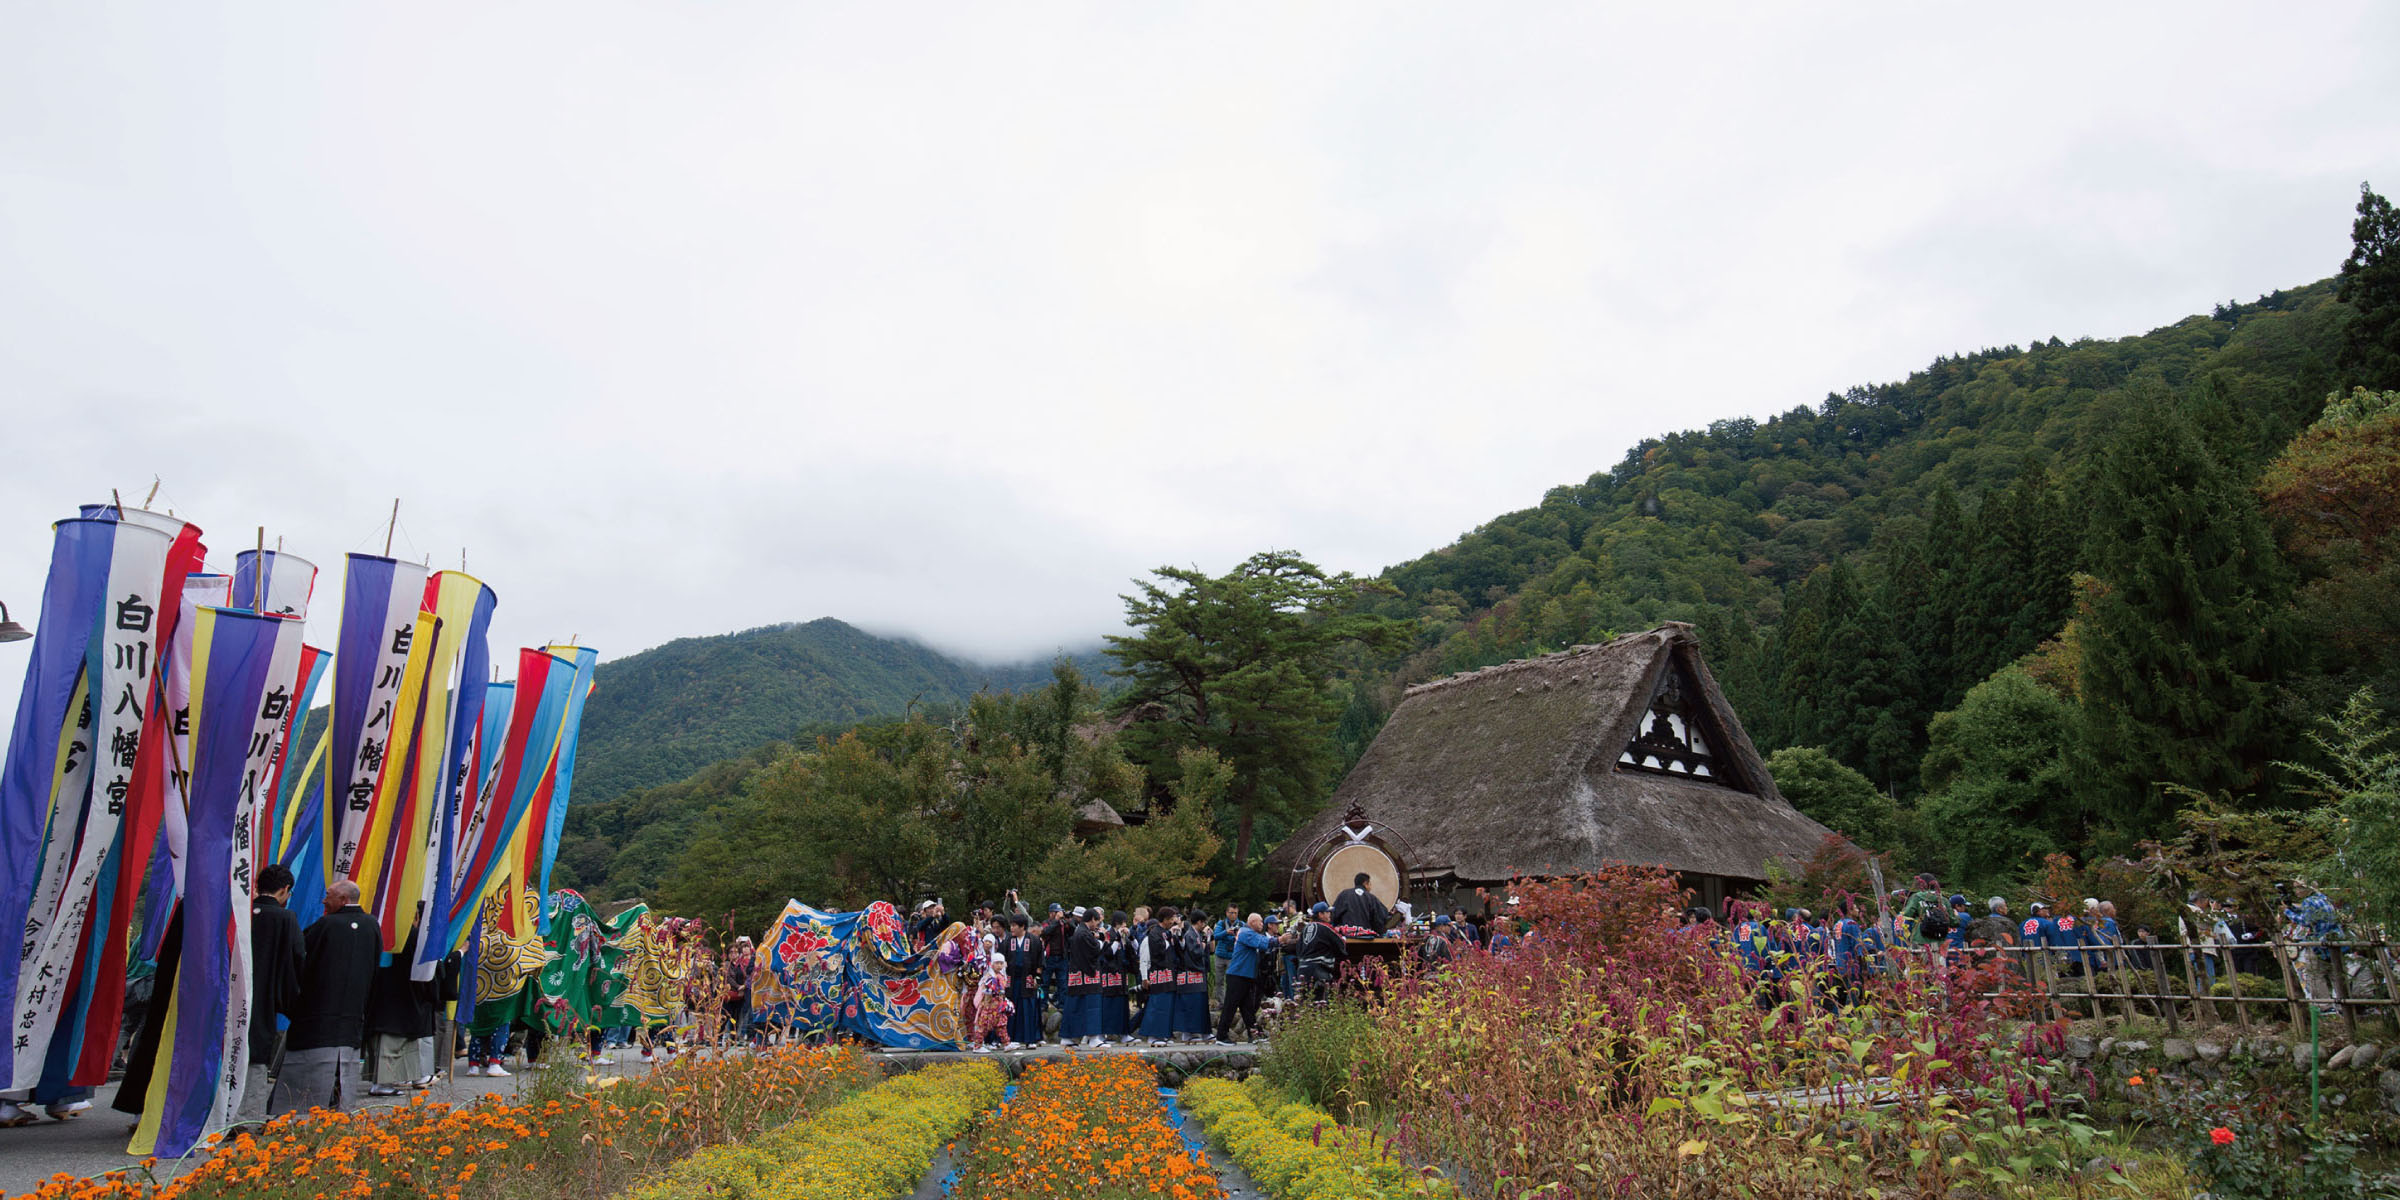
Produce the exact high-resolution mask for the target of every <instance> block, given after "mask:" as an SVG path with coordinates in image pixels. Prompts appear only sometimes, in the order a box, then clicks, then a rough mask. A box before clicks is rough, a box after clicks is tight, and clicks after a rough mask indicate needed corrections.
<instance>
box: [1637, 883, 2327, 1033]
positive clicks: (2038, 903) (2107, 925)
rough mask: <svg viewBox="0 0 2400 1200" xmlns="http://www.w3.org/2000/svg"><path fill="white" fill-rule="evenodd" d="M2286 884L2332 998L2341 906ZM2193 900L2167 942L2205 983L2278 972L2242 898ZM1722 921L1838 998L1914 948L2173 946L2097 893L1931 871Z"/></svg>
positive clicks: (2099, 957) (1946, 957) (1757, 955)
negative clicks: (1904, 882)
mask: <svg viewBox="0 0 2400 1200" xmlns="http://www.w3.org/2000/svg"><path fill="white" fill-rule="evenodd" d="M2277 891H2278V898H2279V900H2280V901H2281V903H2280V905H2279V906H2278V912H2279V915H2280V917H2281V919H2282V921H2283V928H2282V930H2281V934H2282V938H2283V940H2284V942H2285V943H2287V944H2288V945H2293V946H2297V947H2299V949H2298V950H2297V952H2296V953H2295V955H2294V971H2295V974H2296V975H2297V976H2298V977H2299V982H2300V984H2301V987H2302V990H2303V992H2304V993H2305V994H2306V997H2307V998H2308V999H2310V1000H2312V1001H2316V1002H2320V1003H2325V1002H2329V1001H2330V1000H2331V998H2332V996H2333V990H2332V988H2331V987H2330V986H2329V979H2330V977H2331V974H2332V973H2333V972H2334V971H2335V970H2338V969H2340V967H2339V966H2338V965H2337V964H2339V963H2340V962H2341V961H2342V958H2343V956H2342V954H2341V953H2340V952H2339V951H2338V950H2337V949H2335V948H2333V947H2331V946H2329V945H2327V943H2331V942H2336V941H2338V939H2339V937H2340V934H2341V930H2342V921H2341V918H2340V915H2339V913H2338V911H2337V910H2336V908H2335V906H2334V905H2333V903H2332V901H2331V900H2329V899H2328V898H2327V897H2326V896H2325V895H2323V894H2322V893H2311V894H2310V895H2309V896H2307V897H2306V898H2304V899H2294V898H2293V897H2292V896H2291V895H2290V894H2289V892H2288V890H2287V889H2285V888H2283V887H2280V886H2279V887H2278V889H2277ZM2186 907H2187V914H2188V915H2187V916H2186V917H2185V918H2183V919H2182V920H2183V921H2184V924H2183V925H2182V927H2180V928H2178V929H2177V930H2175V931H2174V933H2175V935H2176V936H2175V937H2173V938H2170V939H2168V941H2167V943H2166V944H2167V945H2188V946H2191V947H2194V948H2195V949H2194V951H2193V952H2192V958H2193V959H2194V960H2195V961H2196V963H2197V969H2198V971H2199V972H2200V974H2201V975H2202V977H2203V986H2212V985H2214V984H2215V983H2216V982H2217V980H2218V978H2219V977H2220V975H2235V974H2239V975H2261V976H2274V975H2276V974H2277V973H2278V970H2279V968H2278V967H2277V966H2276V964H2275V961H2274V958H2273V951H2272V948H2271V946H2270V945H2269V942H2270V940H2271V938H2270V935H2269V934H2268V933H2266V932H2262V931H2261V929H2260V928H2259V927H2258V925H2257V924H2256V923H2254V922H2251V921H2249V920H2246V919H2245V918H2244V917H2242V916H2241V915H2240V913H2239V912H2238V911H2237V910H2236V909H2235V907H2234V906H2232V905H2230V904H2228V903H2225V902H2223V901H2219V900H2213V899H2209V898H2205V897H2197V896H2195V897H2191V898H2189V899H2188V900H2187V906H2186ZM1682 916H1683V923H1684V924H1685V925H1687V926H1692V925H1701V924H1717V922H1715V921H1714V920H1713V918H1712V916H1711V914H1710V913H1709V912H1708V910H1706V909H1691V910H1688V911H1687V912H1685V913H1684V914H1682ZM1722 924H1723V925H1725V926H1726V927H1729V929H1730V932H1731V938H1732V944H1733V946H1734V948H1735V950H1736V951H1737V953H1738V955H1739V957H1740V960H1741V962H1742V964H1743V966H1744V968H1745V969H1746V970H1749V971H1752V972H1754V973H1756V974H1757V975H1758V976H1760V977H1761V978H1762V979H1765V980H1768V981H1771V982H1781V981H1784V980H1786V979H1789V978H1792V977H1795V976H1803V975H1805V976H1812V977H1817V978H1821V979H1823V980H1825V981H1826V982H1827V983H1828V985H1829V991H1828V994H1829V995H1831V996H1833V997H1834V998H1836V999H1838V998H1839V997H1841V996H1843V995H1847V994H1850V993H1852V992H1853V991H1854V989H1855V988H1856V986H1857V985H1858V984H1860V983H1862V982H1863V981H1864V980H1865V979H1867V978H1869V977H1872V976H1875V975H1880V974H1886V973H1889V972H1891V971H1894V970H1897V969H1899V968H1900V966H1901V965H1902V956H1903V955H1907V954H1919V955H1925V954H1930V955H1931V956H1932V957H1933V958H1935V959H1937V960H1938V961H1941V962H1944V963H1956V962H1959V961H1962V960H1965V961H1983V960H1988V959H1990V958H1992V957H1993V956H1994V955H1995V954H2001V956H2002V957H2004V959H2005V961H2007V962H2008V963H2009V964H2010V965H2011V966H2012V967H2013V968H2014V969H2016V970H2019V971H2022V972H2027V973H2032V972H2046V973H2048V974H2049V975H2050V976H2051V977H2052V978H2073V977H2078V976H2084V975H2090V974H2096V973H2098V972H2101V971H2112V970H2133V971H2150V970H2152V969H2153V968H2154V965H2155V964H2156V962H2157V959H2156V958H2155V957H2154V956H2155V955H2158V954H2161V953H2164V951H2162V950H2161V949H2160V948H2159V947H2160V945H2161V941H2160V938H2159V937H2158V932H2157V931H2156V930H2153V929H2151V928H2150V927H2149V926H2147V925H2141V924H2136V925H2135V926H2134V927H2133V928H2132V929H2130V930H2128V929H2126V928H2124V927H2123V926H2122V925H2120V924H2119V922H2118V919H2117V906H2116V904H2115V903H2114V902H2112V901H2109V900H2104V899H2100V898H2097V897H2085V898H2084V899H2083V901H2082V903H2081V904H2080V905H2076V906H2068V905H2064V904H2053V903H2052V902H2051V901H2049V900H2048V899H2045V898H2041V897H2034V898H2031V899H2028V900H2027V901H2026V902H2025V904H2024V907H2023V909H2022V911H2019V910H2017V909H2015V908H2013V907H2012V906H2011V904H2010V903H2009V901H2008V899H2007V898H2006V897H2003V896H1993V897H1990V898H1988V899H1986V900H1984V901H1982V902H1981V904H1980V905H1978V904H1977V903H1975V902H1972V901H1970V900H1969V899H1968V898H1967V896H1966V895H1965V894H1964V893H1959V892H1953V893H1950V894H1948V895H1947V896H1945V895H1944V894H1943V891H1942V888H1941V885H1940V883H1939V882H1938V881H1937V880H1936V879H1935V878H1934V877H1933V876H1932V875H1929V874H1926V875H1919V876H1917V877H1916V879H1915V887H1914V888H1913V889H1912V888H1897V889H1894V890H1893V891H1892V892H1891V893H1890V894H1889V895H1888V896H1886V897H1885V898H1884V902H1883V903H1882V904H1880V905H1877V904H1876V903H1875V902H1874V901H1873V900H1872V899H1858V898H1851V897H1844V898H1842V899H1840V900H1838V901H1836V902H1835V904H1834V906H1833V911H1832V912H1830V913H1827V914H1822V915H1820V914H1818V913H1815V912H1812V911H1811V910H1809V909H1806V908H1792V909H1787V910H1785V911H1784V912H1782V913H1779V914H1778V913H1760V912H1757V911H1755V906H1752V905H1749V904H1747V903H1746V902H1743V901H1739V900H1733V901H1728V902H1727V915H1726V918H1725V920H1724V921H1723V923H1722ZM2002 952H2005V953H2002Z"/></svg>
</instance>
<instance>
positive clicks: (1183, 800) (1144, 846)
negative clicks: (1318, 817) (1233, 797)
mask: <svg viewBox="0 0 2400 1200" xmlns="http://www.w3.org/2000/svg"><path fill="white" fill-rule="evenodd" d="M1178 758H1179V760H1180V761H1178V763H1177V764H1176V773H1175V799H1176V803H1175V806H1174V808H1173V809H1171V810H1169V811H1168V812H1166V813H1164V814H1163V815H1160V816H1156V817H1153V818H1151V819H1150V820H1148V821H1144V822H1143V823H1141V824H1139V825H1132V826H1128V827H1126V828H1124V829H1119V830H1114V831H1112V832H1110V833H1108V834H1105V835H1103V836H1101V837H1099V838H1096V839H1092V840H1089V841H1084V840H1078V839H1072V838H1070V839H1068V840H1067V841H1065V842H1062V843H1060V844H1058V845H1057V846H1055V847H1053V848H1052V849H1051V851H1050V853H1049V854H1048V855H1047V856H1046V857H1044V858H1043V859H1042V861H1041V864H1040V866H1038V867H1036V868H1035V869H1034V872H1033V876H1032V880H1031V889H1032V893H1033V894H1034V895H1037V896H1049V897H1052V898H1054V899H1056V900H1057V901H1058V902H1059V903H1062V904H1068V905H1075V904H1094V903H1097V904H1102V905H1105V906H1107V907H1110V908H1123V909H1131V908H1132V907H1133V906H1134V905H1137V904H1189V903H1191V902H1192V901H1193V900H1195V899H1197V898H1199V897H1200V896H1201V895H1202V894H1204V893H1206V892H1207V891H1208V888H1209V884H1210V883H1211V882H1212V880H1211V879H1210V877H1209V875H1208V862H1209V860H1210V859H1211V858H1214V857H1215V856H1216V853H1217V849H1218V845H1219V843H1218V839H1217V835H1216V832H1215V830H1213V829H1212V828H1210V821H1209V813H1210V811H1211V810H1212V809H1213V808H1214V806H1215V804H1216V801H1217V800H1218V798H1219V797H1221V796H1223V795H1224V793H1225V790H1226V788H1228V787H1229V786H1231V785H1232V783H1233V764H1231V763H1228V762H1226V761H1225V760H1224V759H1221V758H1219V757H1217V756H1216V755H1215V754H1213V753H1211V752H1209V751H1207V750H1203V749H1199V748H1197V747H1194V748H1190V749H1186V750H1185V751H1183V753H1182V754H1181V755H1179V756H1178Z"/></svg>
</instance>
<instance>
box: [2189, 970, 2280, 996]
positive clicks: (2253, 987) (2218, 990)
mask: <svg viewBox="0 0 2400 1200" xmlns="http://www.w3.org/2000/svg"><path fill="white" fill-rule="evenodd" d="M2236 986H2239V987H2240V988H2241V989H2242V990H2241V993H2240V994H2241V995H2243V996H2246V997H2253V998H2257V999H2266V1000H2279V999H2282V998H2283V994H2284V993H2283V981H2282V980H2280V979H2269V978H2268V977H2266V976H2264V975H2227V976H2222V977H2220V978H2219V979H2218V980H2217V981H2216V982H2215V983H2212V984H2210V985H2208V994H2209V995H2211V996H2231V995H2234V994H2235V993H2234V990H2233V989H2234V988H2235V987H2236Z"/></svg>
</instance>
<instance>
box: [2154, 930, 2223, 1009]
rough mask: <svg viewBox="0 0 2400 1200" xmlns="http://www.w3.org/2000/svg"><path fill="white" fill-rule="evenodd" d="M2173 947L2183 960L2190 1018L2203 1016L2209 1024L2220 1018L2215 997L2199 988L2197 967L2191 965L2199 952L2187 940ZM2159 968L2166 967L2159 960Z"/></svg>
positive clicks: (2162, 989)
mask: <svg viewBox="0 0 2400 1200" xmlns="http://www.w3.org/2000/svg"><path fill="white" fill-rule="evenodd" d="M2151 941H2152V943H2153V944H2155V943H2156V942H2157V939H2156V938H2153V939H2151ZM2175 949H2176V950H2178V951H2179V952H2180V953H2178V954H2177V955H2176V957H2178V958H2180V959H2182V960H2183V984H2184V987H2186V988H2187V989H2189V990H2190V991H2191V995H2192V1019H2193V1020H2201V1019H2203V1017H2204V1016H2205V1019H2206V1020H2208V1021H2209V1022H2210V1023H2211V1024H2214V1023H2216V1022H2217V1021H2219V1020H2221V1019H2222V1018H2220V1017H2218V1016H2217V1001H2216V998H2215V997H2213V996H2210V995H2209V994H2208V992H2207V991H2205V990H2204V989H2202V988H2201V986H2200V972H2199V969H2198V968H2196V967H2194V966H2193V965H2192V960H2193V959H2195V958H2198V957H2199V956H2200V955H2199V952H2198V951H2197V950H2195V949H2194V948H2193V947H2192V945H2191V944H2190V942H2189V941H2188V940H2187V941H2186V942H2185V944H2184V945H2181V946H2177V947H2176V948H2175ZM2160 953H2161V954H2164V953H2165V951H2163V950H2162V951H2160ZM2159 968H2160V969H2161V970H2164V969H2165V968H2166V964H2165V963H2164V962H2161V963H2160V964H2159ZM2159 990H2160V991H2165V990H2166V989H2164V988H2161V989H2159ZM2237 1007H2238V1006H2237Z"/></svg>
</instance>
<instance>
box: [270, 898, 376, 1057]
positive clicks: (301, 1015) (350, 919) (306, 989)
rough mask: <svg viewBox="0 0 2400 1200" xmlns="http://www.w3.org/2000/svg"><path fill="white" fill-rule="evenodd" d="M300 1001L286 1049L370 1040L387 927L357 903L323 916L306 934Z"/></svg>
mask: <svg viewBox="0 0 2400 1200" xmlns="http://www.w3.org/2000/svg"><path fill="white" fill-rule="evenodd" d="M300 942H301V964H300V1002H299V1004H298V1005H296V1006H295V1007H294V1009H293V1011H292V1027H291V1029H290V1030H288V1031H287V1033H286V1036H285V1038H284V1049H285V1050H286V1051H287V1052H288V1051H292V1050H321V1049H324V1048H326V1047H342V1048H345V1049H357V1048H358V1047H360V1046H362V1045H364V1044H365V1043H366V1040H367V994H368V992H369V991H371V990H372V989H373V988H374V985H375V964H376V963H377V962H379V961H381V960H382V958H383V931H382V930H381V929H378V928H377V927H376V925H375V918H373V917H370V916H368V915H367V913H366V910H365V909H362V908H360V907H359V906H357V905H355V904H353V905H351V906H350V907H348V908H344V909H338V910H336V911H334V912H329V913H326V914H325V915H324V916H321V917H318V918H317V923H316V924H314V925H311V926H309V927H308V932H306V933H304V934H302V935H300Z"/></svg>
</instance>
